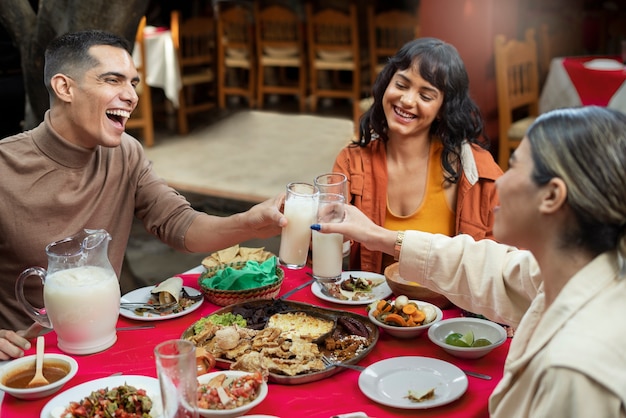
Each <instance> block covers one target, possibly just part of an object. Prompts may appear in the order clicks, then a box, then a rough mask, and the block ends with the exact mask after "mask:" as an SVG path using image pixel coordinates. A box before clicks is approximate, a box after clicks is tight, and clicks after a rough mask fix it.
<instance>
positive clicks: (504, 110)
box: [495, 28, 539, 169]
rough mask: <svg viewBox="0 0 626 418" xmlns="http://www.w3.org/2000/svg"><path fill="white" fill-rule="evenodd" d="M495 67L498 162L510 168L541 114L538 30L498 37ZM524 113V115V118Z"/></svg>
mask: <svg viewBox="0 0 626 418" xmlns="http://www.w3.org/2000/svg"><path fill="white" fill-rule="evenodd" d="M495 69H496V87H497V94H498V120H499V141H498V164H500V166H501V167H502V169H506V168H507V167H508V160H509V157H510V154H511V150H514V149H515V148H517V146H518V145H519V143H520V141H521V140H522V138H523V137H524V135H525V134H526V130H527V129H528V127H529V126H530V124H531V123H532V122H533V121H534V119H535V117H537V116H538V115H539V75H538V57H537V45H536V43H535V30H534V29H533V28H529V29H528V30H526V34H525V39H524V40H522V41H520V40H517V39H510V40H507V39H506V38H505V37H504V36H503V35H496V37H495ZM520 116H523V117H520Z"/></svg>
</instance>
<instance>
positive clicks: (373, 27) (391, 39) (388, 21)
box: [367, 4, 420, 85]
mask: <svg viewBox="0 0 626 418" xmlns="http://www.w3.org/2000/svg"><path fill="white" fill-rule="evenodd" d="M367 21H368V28H369V31H368V33H369V70H370V79H371V84H372V85H373V84H374V81H376V76H377V75H378V73H380V71H381V70H382V69H383V67H384V66H385V64H386V63H387V60H388V59H389V58H390V57H392V56H394V55H395V54H396V52H398V49H400V48H401V47H402V46H403V45H404V44H406V43H407V42H409V41H411V40H413V39H415V38H419V36H420V31H419V20H418V18H417V15H415V14H413V13H411V12H409V11H406V10H400V9H397V10H393V9H392V10H387V11H383V12H379V13H376V10H375V6H374V4H369V5H368V6H367Z"/></svg>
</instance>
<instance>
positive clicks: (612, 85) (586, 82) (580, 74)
mask: <svg viewBox="0 0 626 418" xmlns="http://www.w3.org/2000/svg"><path fill="white" fill-rule="evenodd" d="M598 58H605V59H614V60H617V61H620V58H619V57H613V56H611V57H597V56H589V57H568V58H565V59H564V60H563V67H565V70H566V71H567V74H568V75H569V77H570V79H571V80H572V83H573V84H574V87H575V88H576V91H577V92H578V95H579V96H580V101H581V103H582V104H583V106H589V105H598V106H604V107H606V106H608V105H609V102H610V101H611V98H612V97H613V95H614V94H615V92H616V91H617V90H618V89H619V88H620V87H621V86H622V84H623V83H624V81H626V71H624V69H623V68H622V69H618V70H596V69H591V68H587V67H585V65H584V64H585V63H586V62H588V61H591V60H593V59H598Z"/></svg>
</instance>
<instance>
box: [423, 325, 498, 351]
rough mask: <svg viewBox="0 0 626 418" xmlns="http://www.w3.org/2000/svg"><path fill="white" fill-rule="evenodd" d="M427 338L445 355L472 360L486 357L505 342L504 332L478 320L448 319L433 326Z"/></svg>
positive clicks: (495, 326)
mask: <svg viewBox="0 0 626 418" xmlns="http://www.w3.org/2000/svg"><path fill="white" fill-rule="evenodd" d="M428 338H430V340H431V341H432V342H433V343H434V344H436V345H438V346H439V347H441V348H443V349H444V350H445V351H446V352H447V353H449V354H451V355H453V356H455V357H460V358H467V359H474V358H480V357H483V356H485V355H487V354H488V353H489V352H491V351H492V350H493V349H494V348H496V347H499V346H501V345H502V344H504V342H505V341H506V338H507V337H506V330H505V329H504V328H503V327H502V326H501V325H498V324H496V323H495V322H492V321H489V320H488V319H480V318H450V319H445V320H443V321H439V322H437V323H435V324H433V325H432V326H431V327H430V328H429V329H428Z"/></svg>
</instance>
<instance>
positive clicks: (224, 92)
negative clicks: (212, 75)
mask: <svg viewBox="0 0 626 418" xmlns="http://www.w3.org/2000/svg"><path fill="white" fill-rule="evenodd" d="M254 36H255V35H254V24H253V11H252V9H251V8H250V7H249V6H248V5H245V4H240V3H235V4H232V5H228V4H225V3H224V4H220V5H219V8H218V14H217V39H218V44H217V59H218V67H217V70H218V104H219V107H220V109H223V108H225V107H226V97H227V96H230V95H232V96H241V97H245V98H246V99H247V100H248V105H249V106H250V107H254V106H255V77H256V74H255V70H256V64H255V49H254Z"/></svg>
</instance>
